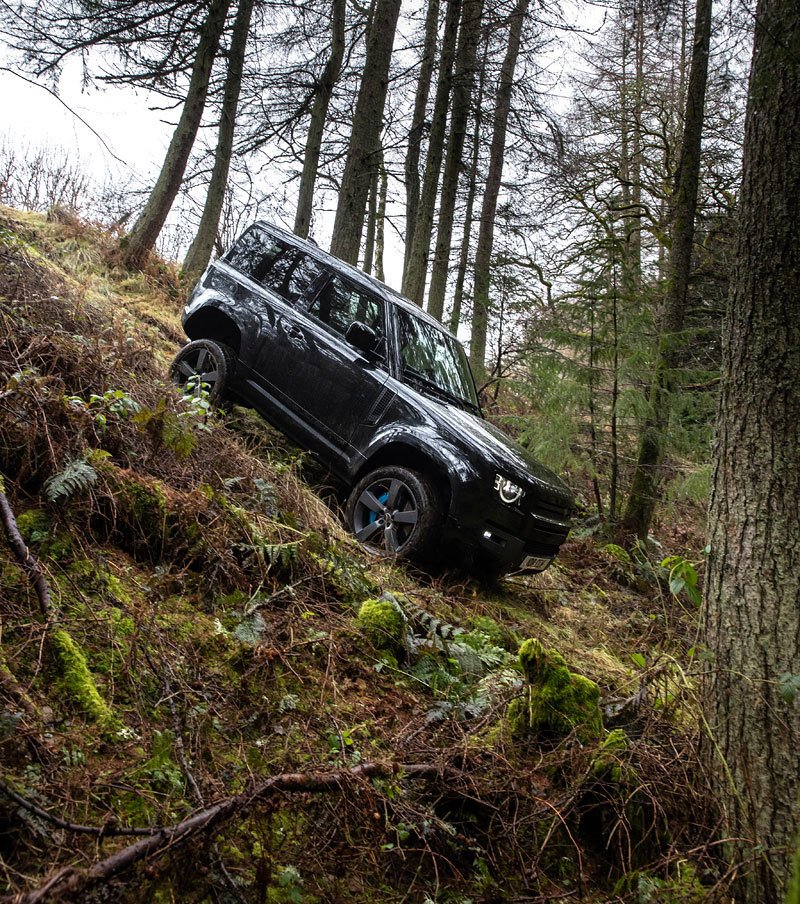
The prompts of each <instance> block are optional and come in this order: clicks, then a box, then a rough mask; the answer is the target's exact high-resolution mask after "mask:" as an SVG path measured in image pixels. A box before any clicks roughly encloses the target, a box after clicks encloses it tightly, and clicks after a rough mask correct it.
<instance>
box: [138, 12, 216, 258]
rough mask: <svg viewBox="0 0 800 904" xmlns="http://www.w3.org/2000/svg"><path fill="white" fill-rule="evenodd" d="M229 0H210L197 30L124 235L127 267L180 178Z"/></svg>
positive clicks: (147, 243) (144, 247)
mask: <svg viewBox="0 0 800 904" xmlns="http://www.w3.org/2000/svg"><path fill="white" fill-rule="evenodd" d="M229 6H230V0H213V2H212V3H211V6H210V7H209V10H208V16H207V18H206V20H205V22H204V23H203V28H202V31H201V32H200V41H199V43H198V45H197V53H196V54H195V59H194V65H193V67H192V75H191V79H190V80H189V89H188V91H187V93H186V101H185V102H184V104H183V110H182V111H181V116H180V119H179V120H178V125H177V126H176V127H175V132H174V133H173V135H172V141H170V144H169V148H167V155H166V157H165V158H164V164H163V166H162V167H161V173H160V174H159V177H158V180H157V181H156V184H155V186H154V187H153V190H152V192H150V197H149V198H148V199H147V203H146V204H145V207H144V210H143V211H142V213H141V215H140V216H139V219H138V220H137V221H136V223H135V224H134V226H133V229H131V231H130V233H129V234H128V235H127V236H126V238H125V240H124V244H123V257H124V260H125V263H126V264H127V265H128V266H129V267H141V266H142V264H143V263H144V260H145V258H146V257H147V254H148V253H149V252H150V251H151V250H152V248H153V246H154V245H155V243H156V239H157V238H158V235H159V233H160V232H161V229H162V228H163V226H164V222H165V221H166V219H167V216H168V214H169V212H170V210H171V208H172V204H173V202H174V200H175V196H176V195H177V194H178V189H179V188H180V187H181V182H182V181H183V174H184V173H185V172H186V164H187V162H188V160H189V155H190V154H191V152H192V147H193V146H194V139H195V137H196V135H197V130H198V129H199V128H200V120H201V119H202V118H203V110H204V109H205V105H206V95H207V94H208V83H209V80H210V79H211V70H212V68H213V66H214V59H215V57H216V55H217V51H218V50H219V42H220V38H221V37H222V32H223V29H224V28H225V19H226V17H227V15H228V8H229Z"/></svg>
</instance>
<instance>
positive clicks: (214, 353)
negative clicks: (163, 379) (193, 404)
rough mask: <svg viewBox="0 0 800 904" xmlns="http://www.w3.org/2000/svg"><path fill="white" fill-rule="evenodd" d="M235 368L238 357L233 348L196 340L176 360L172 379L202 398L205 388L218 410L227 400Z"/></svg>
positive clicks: (185, 347)
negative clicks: (202, 391)
mask: <svg viewBox="0 0 800 904" xmlns="http://www.w3.org/2000/svg"><path fill="white" fill-rule="evenodd" d="M235 368H236V354H235V353H234V351H233V349H232V348H229V347H228V346H227V345H223V344H222V343H221V342H214V341H213V340H211V339H195V340H194V342H189V343H187V344H186V345H184V347H183V348H182V349H181V350H180V351H179V352H178V354H177V355H176V356H175V360H174V361H173V362H172V364H171V365H170V368H169V376H170V379H171V380H172V382H173V383H174V384H175V385H176V386H179V387H186V392H192V393H194V394H195V395H199V394H200V391H201V389H202V388H205V389H206V391H207V392H208V401H209V403H210V404H211V405H213V406H215V407H217V406H219V405H221V404H222V402H223V400H224V398H225V393H226V392H227V390H228V388H229V386H230V384H231V381H232V380H233V374H234V371H235ZM190 381H191V384H190V385H187V384H189V383H190Z"/></svg>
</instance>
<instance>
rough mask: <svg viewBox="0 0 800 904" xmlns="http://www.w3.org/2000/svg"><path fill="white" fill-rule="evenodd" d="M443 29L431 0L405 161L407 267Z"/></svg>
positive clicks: (405, 262)
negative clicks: (423, 136) (421, 160)
mask: <svg viewBox="0 0 800 904" xmlns="http://www.w3.org/2000/svg"><path fill="white" fill-rule="evenodd" d="M438 30H439V0H428V11H427V14H426V16H425V41H424V44H423V49H422V62H421V65H420V70H419V79H418V80H417V91H416V94H415V95H414V114H413V116H412V117H411V130H410V132H409V133H408V153H407V154H406V161H405V176H406V246H405V257H404V260H403V270H404V271H405V269H406V267H407V266H408V256H409V255H410V254H411V242H412V241H413V239H414V227H415V226H416V223H417V209H418V207H419V155H420V148H421V147H422V133H423V132H424V130H425V114H426V113H427V112H428V95H429V94H430V91H431V77H432V76H433V67H434V63H435V62H436V38H437V37H438Z"/></svg>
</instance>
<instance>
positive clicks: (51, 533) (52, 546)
mask: <svg viewBox="0 0 800 904" xmlns="http://www.w3.org/2000/svg"><path fill="white" fill-rule="evenodd" d="M16 521H17V527H18V528H19V532H20V533H21V534H22V539H23V540H24V541H25V542H26V543H27V544H28V545H29V546H30V545H38V547H39V552H40V553H41V554H42V555H45V556H49V557H50V558H52V559H68V558H69V556H70V554H71V552H72V539H71V537H70V536H69V534H68V533H66V532H65V531H61V530H57V529H56V528H55V527H54V526H53V524H52V522H51V520H50V518H49V517H48V515H47V513H46V512H45V511H43V510H42V509H39V508H32V509H27V510H26V511H24V512H22V513H21V514H19V515H18V516H17V518H16Z"/></svg>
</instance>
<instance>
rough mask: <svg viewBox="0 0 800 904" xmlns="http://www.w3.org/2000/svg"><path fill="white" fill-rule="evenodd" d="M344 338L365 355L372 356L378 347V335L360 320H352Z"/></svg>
mask: <svg viewBox="0 0 800 904" xmlns="http://www.w3.org/2000/svg"><path fill="white" fill-rule="evenodd" d="M344 338H345V339H346V340H347V341H348V342H349V343H350V345H352V346H353V348H357V349H358V350H359V351H360V352H364V354H365V355H369V354H372V353H373V352H374V351H375V349H376V348H377V345H378V334H377V333H376V332H375V330H373V329H372V327H371V326H367V324H366V323H362V322H361V321H360V320H354V321H353V322H352V323H351V324H350V326H349V327H347V331H346V332H345V334H344Z"/></svg>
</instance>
